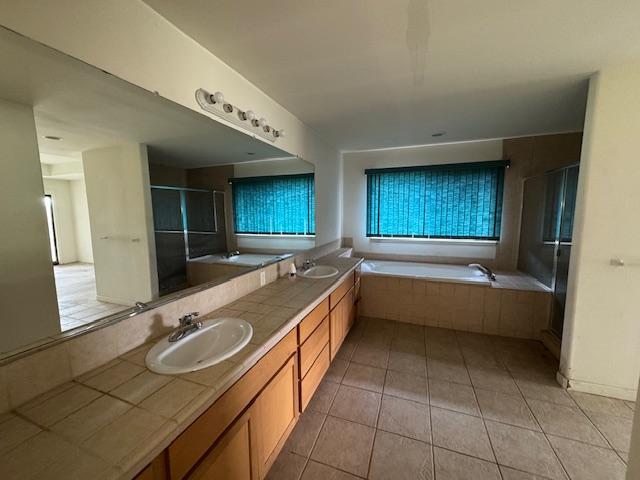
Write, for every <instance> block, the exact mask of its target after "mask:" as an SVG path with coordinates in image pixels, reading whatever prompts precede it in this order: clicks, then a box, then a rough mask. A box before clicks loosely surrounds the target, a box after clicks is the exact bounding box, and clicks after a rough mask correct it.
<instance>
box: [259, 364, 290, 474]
mask: <svg viewBox="0 0 640 480" xmlns="http://www.w3.org/2000/svg"><path fill="white" fill-rule="evenodd" d="M296 358H297V356H296V355H294V356H292V357H291V358H290V359H289V361H288V362H287V363H286V364H285V365H284V367H282V369H281V370H280V371H279V372H278V373H277V374H276V376H275V377H273V379H272V380H271V381H270V382H269V383H268V384H267V386H266V387H265V389H264V390H263V391H262V393H260V395H259V396H258V398H257V399H256V403H255V415H256V417H255V418H256V434H257V438H258V471H259V473H260V478H264V477H265V476H266V475H267V472H268V471H269V468H270V467H271V465H272V464H273V461H274V460H275V459H276V457H277V456H278V453H279V452H280V449H281V448H282V445H283V444H284V442H285V440H286V439H287V437H288V436H289V433H290V432H291V430H292V429H293V427H294V426H295V424H296V421H297V420H298V389H297V386H298V375H297V370H298V365H297V361H296Z"/></svg>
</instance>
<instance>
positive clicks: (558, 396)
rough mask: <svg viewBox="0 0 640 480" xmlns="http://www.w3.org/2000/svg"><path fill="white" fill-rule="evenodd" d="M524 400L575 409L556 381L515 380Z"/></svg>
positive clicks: (565, 392) (568, 396)
mask: <svg viewBox="0 0 640 480" xmlns="http://www.w3.org/2000/svg"><path fill="white" fill-rule="evenodd" d="M515 381H516V383H517V385H518V387H519V388H520V391H521V392H522V395H524V398H527V399H532V400H542V401H544V402H551V403H557V404H558V405H564V406H567V407H575V406H576V403H575V402H574V401H573V399H572V398H571V396H570V395H569V394H568V393H567V391H566V390H565V389H564V388H562V387H561V386H560V385H558V384H557V383H556V382H555V380H553V379H552V380H551V381H549V379H547V378H546V377H545V378H527V379H525V378H518V377H516V379H515Z"/></svg>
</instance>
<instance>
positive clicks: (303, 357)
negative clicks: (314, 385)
mask: <svg viewBox="0 0 640 480" xmlns="http://www.w3.org/2000/svg"><path fill="white" fill-rule="evenodd" d="M328 343H329V316H328V315H327V316H326V317H324V320H322V323H321V324H320V325H318V328H316V329H315V330H314V331H313V333H312V334H311V335H310V336H309V338H307V340H306V341H305V342H304V343H303V344H302V345H301V346H300V378H304V376H305V375H306V374H307V372H308V371H309V369H310V368H311V365H313V362H314V361H315V360H316V358H318V355H319V354H320V352H322V349H323V348H324V347H325V345H327V344H328Z"/></svg>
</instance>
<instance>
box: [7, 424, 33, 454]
mask: <svg viewBox="0 0 640 480" xmlns="http://www.w3.org/2000/svg"><path fill="white" fill-rule="evenodd" d="M39 432H40V428H39V427H37V426H36V425H34V424H33V423H31V422H27V421H26V420H24V419H22V418H20V417H17V416H13V417H12V418H10V419H9V420H6V421H5V422H2V423H0V455H1V454H3V453H4V452H7V451H9V450H11V449H12V448H14V447H16V446H17V445H19V444H20V443H22V442H24V441H25V440H27V439H29V438H31V437H33V436H35V435H36V434H37V433H39Z"/></svg>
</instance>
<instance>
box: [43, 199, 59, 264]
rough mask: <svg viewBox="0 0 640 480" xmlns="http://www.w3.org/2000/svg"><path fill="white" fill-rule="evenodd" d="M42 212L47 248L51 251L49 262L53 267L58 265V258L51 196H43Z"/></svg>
mask: <svg viewBox="0 0 640 480" xmlns="http://www.w3.org/2000/svg"><path fill="white" fill-rule="evenodd" d="M44 210H45V212H46V215H47V229H48V230H49V248H50V250H51V261H52V262H53V264H54V265H58V264H59V263H60V258H59V257H58V240H57V238H56V222H55V219H54V217H53V197H52V196H51V195H45V196H44Z"/></svg>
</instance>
